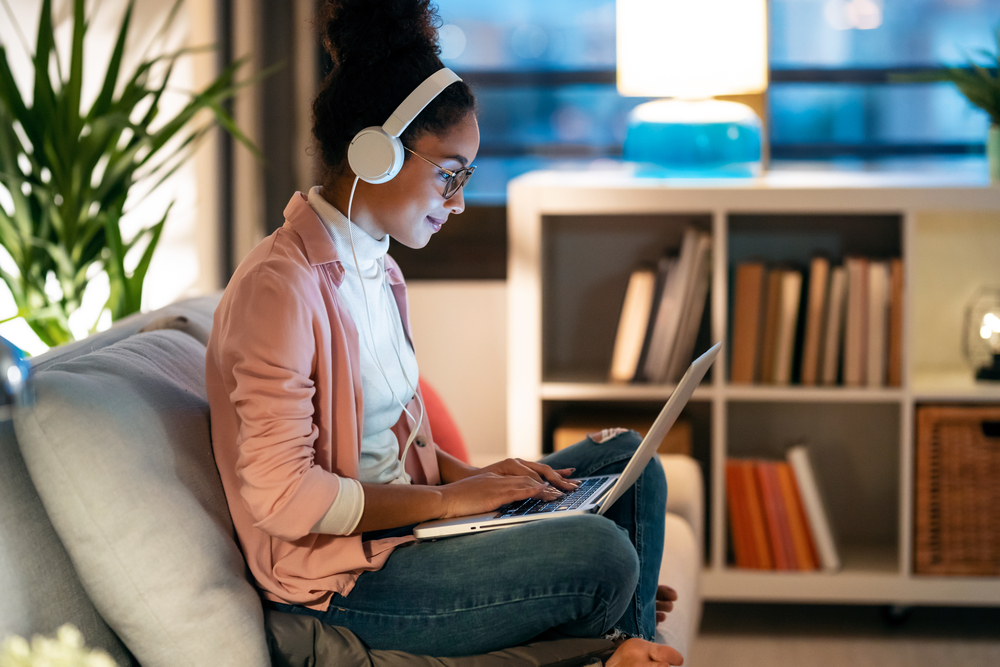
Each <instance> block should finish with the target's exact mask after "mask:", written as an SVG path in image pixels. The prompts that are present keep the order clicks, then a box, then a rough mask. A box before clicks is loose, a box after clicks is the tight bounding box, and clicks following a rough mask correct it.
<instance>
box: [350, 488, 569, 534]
mask: <svg viewBox="0 0 1000 667" xmlns="http://www.w3.org/2000/svg"><path fill="white" fill-rule="evenodd" d="M361 486H362V488H363V489H364V492H365V509H364V513H363V514H362V515H361V521H360V522H359V523H358V525H357V527H356V528H355V529H354V533H355V534H359V533H364V532H367V531H371V530H385V529H388V528H399V527H400V526H408V525H410V524H414V523H420V522H422V521H430V520H432V519H448V518H451V517H457V516H468V515H470V514H479V513H481V512H490V511H492V510H495V509H496V508H498V507H500V506H501V505H505V504H507V503H510V502H514V501H515V500H524V499H525V498H531V497H536V498H541V499H543V500H555V499H556V498H558V497H560V496H561V495H562V493H561V492H560V491H558V490H557V489H555V488H553V487H552V486H550V485H548V484H543V483H541V482H539V481H536V480H534V479H532V478H531V477H523V476H512V475H497V474H495V473H482V474H477V475H472V476H469V477H466V478H464V479H461V480H458V481H456V482H452V483H450V484H445V485H443V486H425V485H422V484H367V483H362V484H361Z"/></svg>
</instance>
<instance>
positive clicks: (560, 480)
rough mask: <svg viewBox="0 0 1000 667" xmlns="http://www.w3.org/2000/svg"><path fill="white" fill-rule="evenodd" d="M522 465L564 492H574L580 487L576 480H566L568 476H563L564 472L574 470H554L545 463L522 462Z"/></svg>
mask: <svg viewBox="0 0 1000 667" xmlns="http://www.w3.org/2000/svg"><path fill="white" fill-rule="evenodd" d="M521 464H522V465H524V466H525V467H526V468H528V469H530V470H533V471H534V472H536V473H537V474H539V475H541V476H542V477H543V478H544V479H545V481H547V482H548V483H549V484H551V485H552V486H554V487H556V488H558V489H562V490H563V491H574V490H575V489H576V487H578V486H580V482H578V481H576V480H575V479H566V476H565V475H563V474H562V472H563V470H570V471H571V470H573V469H572V468H564V469H563V470H553V469H552V468H550V467H549V466H547V465H545V464H544V463H536V462H534V461H521Z"/></svg>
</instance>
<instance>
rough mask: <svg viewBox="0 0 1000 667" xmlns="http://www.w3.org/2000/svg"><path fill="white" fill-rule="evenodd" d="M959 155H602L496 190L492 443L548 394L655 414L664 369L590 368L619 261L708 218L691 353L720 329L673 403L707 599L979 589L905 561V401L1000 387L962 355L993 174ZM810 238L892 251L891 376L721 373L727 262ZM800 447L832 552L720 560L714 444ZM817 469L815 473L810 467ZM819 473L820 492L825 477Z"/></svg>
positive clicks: (779, 253) (609, 339)
mask: <svg viewBox="0 0 1000 667" xmlns="http://www.w3.org/2000/svg"><path fill="white" fill-rule="evenodd" d="M985 173H986V170H985V166H984V165H977V168H976V170H969V169H963V168H955V167H954V166H933V165H932V166H930V167H927V166H923V167H921V168H920V170H916V169H911V170H909V171H891V170H886V171H837V170H835V169H826V170H808V169H791V168H789V169H776V170H772V171H771V172H769V173H768V174H767V175H765V176H763V177H761V178H758V179H731V180H717V181H708V180H705V181H697V180H666V179H658V178H650V177H637V176H636V175H635V174H634V173H633V171H632V170H630V169H629V168H628V167H626V166H622V165H615V164H611V165H608V167H606V168H601V169H593V170H586V171H548V172H534V173H531V174H526V175H524V176H522V177H520V178H517V179H515V180H514V181H512V182H511V183H510V186H509V189H508V232H509V246H508V247H509V249H510V250H509V254H508V359H509V362H508V395H507V401H508V405H507V410H508V454H509V455H511V456H520V457H524V458H537V457H538V456H540V455H542V454H543V453H544V452H545V451H547V447H550V446H551V439H550V434H551V429H552V427H553V422H554V419H555V418H557V417H558V415H559V414H560V411H562V410H566V409H578V410H579V409H584V410H586V409H587V407H588V406H593V407H595V408H598V407H599V408H601V409H605V408H608V407H614V406H621V407H627V408H629V409H646V410H648V411H649V412H650V413H651V414H655V412H656V411H657V410H658V408H659V407H660V405H662V402H663V401H664V400H665V399H666V398H667V397H668V396H669V395H670V393H671V391H672V389H673V387H672V386H671V385H654V384H611V383H609V382H607V381H606V378H607V374H608V369H609V364H610V360H611V354H612V348H613V345H614V337H615V330H616V326H617V323H618V317H619V309H620V308H621V304H622V299H623V297H624V293H625V288H626V285H627V283H628V278H629V274H630V272H631V270H632V269H633V268H634V267H635V265H636V264H637V263H639V262H642V261H645V262H651V261H655V259H656V258H657V257H658V256H660V254H661V253H662V252H663V250H664V249H668V248H669V249H673V250H674V251H676V250H677V248H678V246H679V244H680V239H681V236H682V234H683V231H684V229H685V228H686V227H688V226H694V227H697V228H699V229H701V230H704V231H707V232H709V233H710V234H711V236H712V239H713V242H712V267H713V268H712V277H711V286H710V289H709V301H708V304H707V306H706V309H705V317H704V320H703V324H702V330H701V332H700V334H699V341H698V344H697V346H696V352H701V351H703V350H704V349H706V348H707V346H708V344H710V342H711V341H717V340H722V341H725V342H726V345H724V347H723V353H722V354H721V355H720V357H719V359H718V360H717V362H716V364H715V366H714V367H713V369H712V371H711V373H710V375H709V377H708V378H706V380H705V381H704V383H703V385H702V386H701V387H700V388H699V389H698V390H697V392H696V393H695V396H694V397H693V399H692V400H691V402H690V403H689V406H688V409H687V410H686V416H687V417H688V418H689V419H690V420H691V422H692V425H693V431H694V442H693V454H694V456H695V457H696V458H697V459H698V460H699V461H700V463H701V465H702V468H703V470H704V471H705V473H706V482H707V484H706V494H707V498H706V505H707V508H708V513H707V521H708V526H706V541H707V545H706V547H707V548H706V551H705V553H706V563H705V572H704V577H703V579H702V592H703V594H704V596H705V598H706V599H708V600H720V601H721V600H728V601H778V602H816V603H819V602H837V603H867V604H893V605H896V604H914V605H916V604H940V605H959V604H961V605H996V604H997V603H998V601H1000V578H997V577H929V576H918V575H915V574H914V573H913V565H912V562H913V547H912V544H913V526H912V524H913V521H912V517H913V505H914V503H913V452H914V441H915V437H914V435H915V434H914V414H915V413H914V411H915V408H916V406H917V405H918V404H920V403H925V402H926V403H930V402H934V403H942V402H953V403H982V402H988V403H1000V385H997V386H990V385H983V384H977V383H975V382H974V381H973V380H972V372H971V371H970V370H969V369H968V368H967V367H966V364H965V362H964V360H963V358H962V353H961V331H962V320H963V316H964V307H965V304H966V301H967V300H968V298H969V297H970V296H971V295H972V293H973V292H974V291H975V290H976V289H977V288H978V287H980V286H982V285H1000V262H998V261H997V258H1000V188H998V187H990V186H989V184H988V182H987V180H986V176H985ZM817 250H825V251H826V252H828V253H829V254H830V255H831V256H832V257H834V258H836V259H840V258H843V256H844V255H845V254H851V253H856V254H864V255H870V256H881V257H891V256H894V257H901V258H902V259H903V267H904V272H905V273H904V295H903V332H902V359H903V367H902V383H901V386H898V387H876V388H868V387H845V386H819V387H803V386H798V385H796V384H792V385H788V386H773V385H747V384H733V383H730V382H729V381H728V377H729V357H730V351H731V350H730V348H729V343H730V342H731V341H730V327H731V322H730V321H731V317H732V311H731V304H730V298H729V293H730V291H731V290H732V273H733V267H734V266H735V264H736V262H739V261H741V260H742V259H744V258H748V257H763V258H765V259H768V260H775V261H783V262H789V261H791V262H797V263H799V264H801V265H803V266H804V265H806V264H807V263H808V259H809V257H810V255H811V254H812V253H813V252H815V251H817ZM803 440H804V441H806V442H808V443H810V447H811V449H812V450H813V451H814V452H815V453H817V454H818V455H819V459H820V460H819V461H818V462H817V473H818V475H819V476H821V477H825V478H827V479H828V480H832V481H833V482H835V484H833V485H831V484H830V483H829V482H827V483H825V484H823V486H824V491H826V493H825V496H824V497H825V500H826V503H827V509H828V512H829V514H830V518H831V522H832V524H833V526H834V529H835V532H836V533H837V534H838V535H839V540H838V545H839V550H840V555H841V561H842V568H841V569H840V570H839V571H837V572H835V573H825V572H776V571H756V570H744V569H740V568H736V567H735V566H734V565H733V564H732V562H731V558H730V556H729V551H728V545H727V540H728V539H729V535H728V529H727V514H726V503H725V461H726V458H727V457H777V458H783V453H784V450H785V449H786V448H787V447H788V446H790V445H791V444H794V443H795V442H799V441H803ZM821 481H822V480H821ZM831 486H832V487H833V488H834V491H833V492H832V493H831V492H830V488H831Z"/></svg>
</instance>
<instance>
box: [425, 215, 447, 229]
mask: <svg viewBox="0 0 1000 667" xmlns="http://www.w3.org/2000/svg"><path fill="white" fill-rule="evenodd" d="M427 222H429V223H430V225H431V228H433V229H434V232H435V233H436V232H439V231H441V228H442V227H443V226H444V223H445V220H441V219H439V218H432V217H431V216H427Z"/></svg>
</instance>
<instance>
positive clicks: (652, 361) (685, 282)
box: [643, 227, 701, 383]
mask: <svg viewBox="0 0 1000 667" xmlns="http://www.w3.org/2000/svg"><path fill="white" fill-rule="evenodd" d="M700 236H701V232H699V231H698V230H697V229H695V228H693V227H689V228H687V229H686V230H685V231H684V238H683V239H682V240H681V249H680V255H679V256H678V258H677V265H676V267H675V268H674V267H672V268H671V270H670V271H669V272H668V274H667V279H666V283H665V284H664V286H663V294H662V295H661V298H660V303H659V306H658V307H657V311H656V318H655V320H654V322H653V330H652V337H651V339H650V342H649V353H648V355H647V357H646V364H645V368H644V371H643V372H644V375H645V378H646V379H647V380H648V381H650V382H660V383H662V382H666V377H667V372H668V370H669V368H668V365H669V363H670V354H671V352H672V351H673V349H674V346H675V344H676V341H677V331H678V329H679V328H680V322H681V314H682V311H683V308H684V301H685V297H686V296H687V293H688V291H689V289H690V283H691V281H692V280H693V273H692V272H693V271H694V268H695V263H696V259H697V253H698V246H699V244H700Z"/></svg>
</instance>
